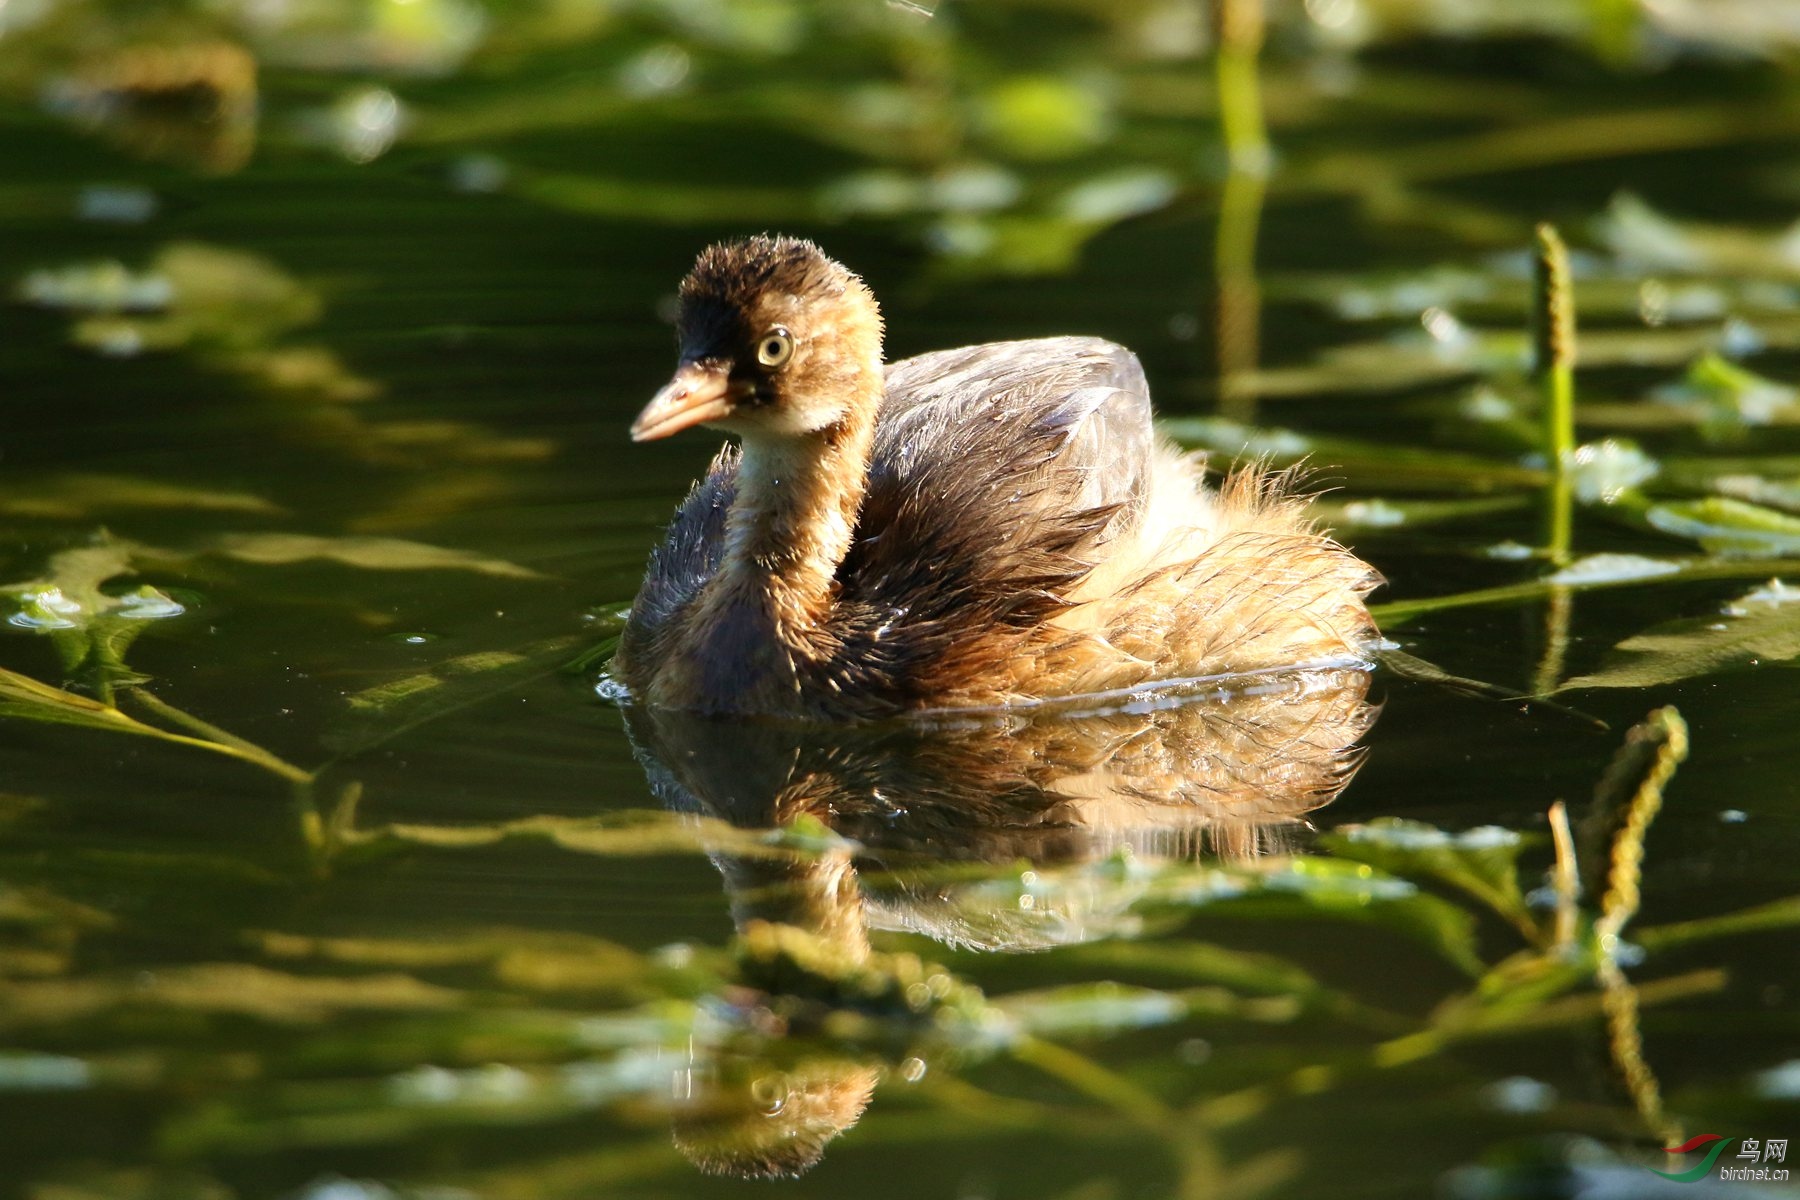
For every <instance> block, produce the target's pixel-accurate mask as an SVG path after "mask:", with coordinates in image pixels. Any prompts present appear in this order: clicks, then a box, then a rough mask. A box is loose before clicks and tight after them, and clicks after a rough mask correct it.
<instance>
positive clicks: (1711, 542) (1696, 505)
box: [1644, 496, 1800, 558]
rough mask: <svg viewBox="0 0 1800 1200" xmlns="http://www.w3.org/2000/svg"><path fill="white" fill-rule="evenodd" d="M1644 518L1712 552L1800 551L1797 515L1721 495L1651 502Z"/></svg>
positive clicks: (1766, 554) (1769, 553) (1762, 553)
mask: <svg viewBox="0 0 1800 1200" xmlns="http://www.w3.org/2000/svg"><path fill="white" fill-rule="evenodd" d="M1644 520H1645V521H1647V522H1648V523H1649V524H1650V526H1651V528H1653V529H1657V530H1660V531H1662V532H1663V533H1670V534H1674V535H1676V536H1678V537H1687V538H1693V539H1694V540H1695V541H1697V542H1699V543H1700V544H1701V545H1702V546H1703V547H1705V548H1706V549H1707V550H1708V551H1710V552H1711V553H1714V554H1727V555H1740V556H1754V557H1759V558H1761V557H1771V556H1774V555H1784V554H1800V517H1793V516H1789V515H1788V514H1787V513H1783V512H1777V511H1775V510H1774V509H1771V508H1763V507H1762V506H1761V505H1757V504H1747V503H1745V502H1744V501H1742V500H1733V499H1730V498H1729V497H1725V496H1708V497H1706V498H1704V499H1701V500H1672V501H1666V502H1663V503H1660V504H1653V505H1651V506H1650V507H1649V508H1648V509H1647V510H1646V511H1645V513H1644Z"/></svg>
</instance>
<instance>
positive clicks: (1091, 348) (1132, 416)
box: [838, 337, 1155, 678]
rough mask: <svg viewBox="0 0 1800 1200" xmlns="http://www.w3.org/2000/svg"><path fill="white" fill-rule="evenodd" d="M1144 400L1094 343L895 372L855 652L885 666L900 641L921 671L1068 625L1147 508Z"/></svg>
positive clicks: (913, 363) (1014, 348)
mask: <svg viewBox="0 0 1800 1200" xmlns="http://www.w3.org/2000/svg"><path fill="white" fill-rule="evenodd" d="M1148 393H1149V389H1148V387H1147V385H1146V384H1145V381H1144V373H1143V369H1142V367H1140V366H1139V365H1138V361H1137V358H1136V357H1135V356H1134V355H1133V354H1132V353H1131V352H1130V351H1128V350H1126V349H1124V348H1123V347H1121V346H1116V345H1114V344H1112V343H1111V342H1107V341H1102V340H1100V339H1098V338H1075V337H1064V338H1046V339H1042V340H1037V341H1023V342H996V343H992V344H989V345H985V346H970V347H966V348H964V349H959V350H946V351H941V352H939V353H935V354H926V355H921V356H920V357H918V358H910V359H907V360H905V361H904V362H899V363H895V364H893V365H892V366H891V367H889V368H888V377H887V397H886V399H885V400H884V401H883V405H882V409H881V413H880V418H879V420H878V423H877V425H876V431H875V447H874V453H873V456H872V461H871V463H870V468H869V490H868V494H867V496H866V498H865V499H864V502H863V509H862V515H861V518H860V519H859V521H858V524H857V538H856V542H855V544H854V545H853V547H852V548H851V551H850V554H849V556H848V557H847V558H846V559H845V561H844V563H843V566H842V567H841V568H840V570H839V572H838V579H839V583H840V587H841V600H842V604H841V605H840V615H839V619H840V621H841V623H842V625H843V628H842V637H843V640H844V643H845V646H846V649H847V650H848V649H851V648H855V649H856V651H857V652H858V653H860V654H864V655H873V656H874V658H875V659H876V660H878V661H879V660H880V659H882V658H883V657H885V653H886V648H885V647H883V646H881V645H880V644H879V643H880V640H881V639H880V631H881V629H882V628H883V627H884V625H888V624H892V625H894V626H895V627H900V626H904V628H905V632H906V633H907V634H908V635H909V636H908V637H907V638H906V639H905V641H904V645H905V647H906V649H905V651H904V653H905V656H906V658H908V659H909V660H912V661H913V662H915V663H916V662H918V661H919V660H920V659H930V658H932V657H935V656H937V655H938V654H940V653H941V652H942V651H943V650H944V649H945V648H946V645H947V644H948V643H951V642H953V641H954V640H955V639H958V638H963V639H967V638H968V637H969V636H970V635H971V634H974V635H976V636H982V635H984V634H994V635H999V634H1002V633H1004V632H1005V630H1007V629H1009V628H1010V629H1014V630H1017V631H1021V632H1023V631H1027V630H1031V629H1034V628H1036V627H1038V626H1041V625H1042V624H1043V622H1045V621H1046V620H1048V619H1049V618H1050V617H1051V616H1053V615H1054V614H1055V613H1056V612H1057V611H1059V610H1060V609H1061V608H1062V607H1063V605H1064V604H1065V602H1066V597H1067V595H1068V593H1069V592H1070V590H1071V589H1072V588H1073V587H1074V586H1075V585H1076V584H1077V583H1078V582H1079V581H1080V580H1081V579H1082V578H1083V577H1084V576H1085V575H1086V574H1087V573H1088V572H1089V570H1091V569H1092V567H1093V566H1094V565H1095V563H1096V562H1097V561H1098V560H1099V559H1100V558H1101V557H1102V556H1103V554H1104V548H1105V546H1106V544H1107V542H1108V541H1109V540H1110V539H1111V538H1113V537H1115V536H1117V535H1118V534H1119V533H1120V532H1121V531H1122V530H1124V529H1126V528H1129V527H1130V526H1131V525H1132V524H1133V523H1134V522H1135V520H1136V518H1137V516H1138V514H1139V513H1140V512H1141V510H1142V508H1143V505H1144V503H1145V497H1146V493H1147V490H1148V476H1149V471H1150V463H1151V458H1152V452H1153V448H1154V446H1155V435H1154V431H1153V429H1152V426H1151V420H1150V401H1149V394H1148ZM896 652H899V648H898V647H897V648H896ZM905 667H906V664H904V663H900V662H895V663H893V664H890V666H889V669H888V670H887V672H886V673H887V674H888V675H889V676H890V677H896V678H897V677H905V676H907V675H908V674H910V672H908V671H907V670H906V669H905Z"/></svg>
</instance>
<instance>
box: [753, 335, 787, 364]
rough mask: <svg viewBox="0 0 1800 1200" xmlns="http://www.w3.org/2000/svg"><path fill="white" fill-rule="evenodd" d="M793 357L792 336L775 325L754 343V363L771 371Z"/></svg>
mask: <svg viewBox="0 0 1800 1200" xmlns="http://www.w3.org/2000/svg"><path fill="white" fill-rule="evenodd" d="M792 357H794V335H793V334H791V333H789V332H788V331H787V330H786V329H783V328H782V327H781V326H779V325H777V326H775V328H773V329H771V330H769V332H767V333H765V334H763V335H762V337H761V338H759V339H758V340H757V343H756V361H757V362H759V363H761V364H762V365H763V366H765V367H768V368H770V369H771V370H773V369H774V368H776V367H780V366H785V365H786V363H787V360H788V359H790V358H792Z"/></svg>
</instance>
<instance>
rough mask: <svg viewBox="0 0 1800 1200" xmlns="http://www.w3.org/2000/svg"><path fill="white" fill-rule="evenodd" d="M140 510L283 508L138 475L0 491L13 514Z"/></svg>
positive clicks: (0, 507) (55, 479) (65, 516)
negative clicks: (139, 477)
mask: <svg viewBox="0 0 1800 1200" xmlns="http://www.w3.org/2000/svg"><path fill="white" fill-rule="evenodd" d="M139 509H180V510H187V511H192V512H233V513H249V514H253V515H256V516H278V515H280V514H281V513H282V512H284V511H285V510H283V509H282V508H281V507H280V506H279V505H276V504H271V503H270V502H269V501H267V500H265V499H263V498H262V497H261V496H254V495H251V494H250V493H248V492H228V491H219V490H216V489H213V488H203V487H193V486H190V485H186V484H179V483H167V482H164V481H162V480H159V479H134V478H132V477H130V476H127V475H81V474H68V475H56V476H52V477H50V478H47V479H42V480H38V481H36V482H15V483H13V484H11V485H9V491H8V494H7V495H5V496H0V513H6V514H8V515H10V516H15V517H38V518H46V519H55V520H67V521H73V520H80V519H83V518H85V517H89V516H91V515H93V514H94V513H99V512H112V511H115V510H117V511H135V510H139Z"/></svg>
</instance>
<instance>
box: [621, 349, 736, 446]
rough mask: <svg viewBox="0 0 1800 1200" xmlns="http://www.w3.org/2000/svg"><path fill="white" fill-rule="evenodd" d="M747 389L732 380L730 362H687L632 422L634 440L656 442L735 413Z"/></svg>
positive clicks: (632, 438) (632, 437)
mask: <svg viewBox="0 0 1800 1200" xmlns="http://www.w3.org/2000/svg"><path fill="white" fill-rule="evenodd" d="M743 395H744V389H743V387H742V386H741V385H739V384H737V383H734V382H733V381H732V378H731V367H730V366H729V364H726V363H714V362H705V361H702V362H691V363H683V364H682V365H681V367H680V368H679V369H677V370H676V372H675V378H673V379H671V380H669V382H668V385H667V386H666V387H664V388H663V390H662V391H660V392H658V393H656V395H655V396H653V397H651V399H650V403H648V404H646V405H644V411H643V412H641V413H639V414H638V416H637V420H635V421H633V422H632V423H631V440H632V441H634V442H653V441H655V440H656V439H657V438H666V437H668V436H669V435H670V434H672V433H680V432H681V431H682V430H684V429H690V428H692V427H693V426H695V425H704V424H706V422H708V421H717V420H719V419H720V418H721V417H726V416H729V415H730V414H731V411H732V409H734V408H736V407H737V402H738V401H739V400H740V399H742V398H743Z"/></svg>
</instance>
